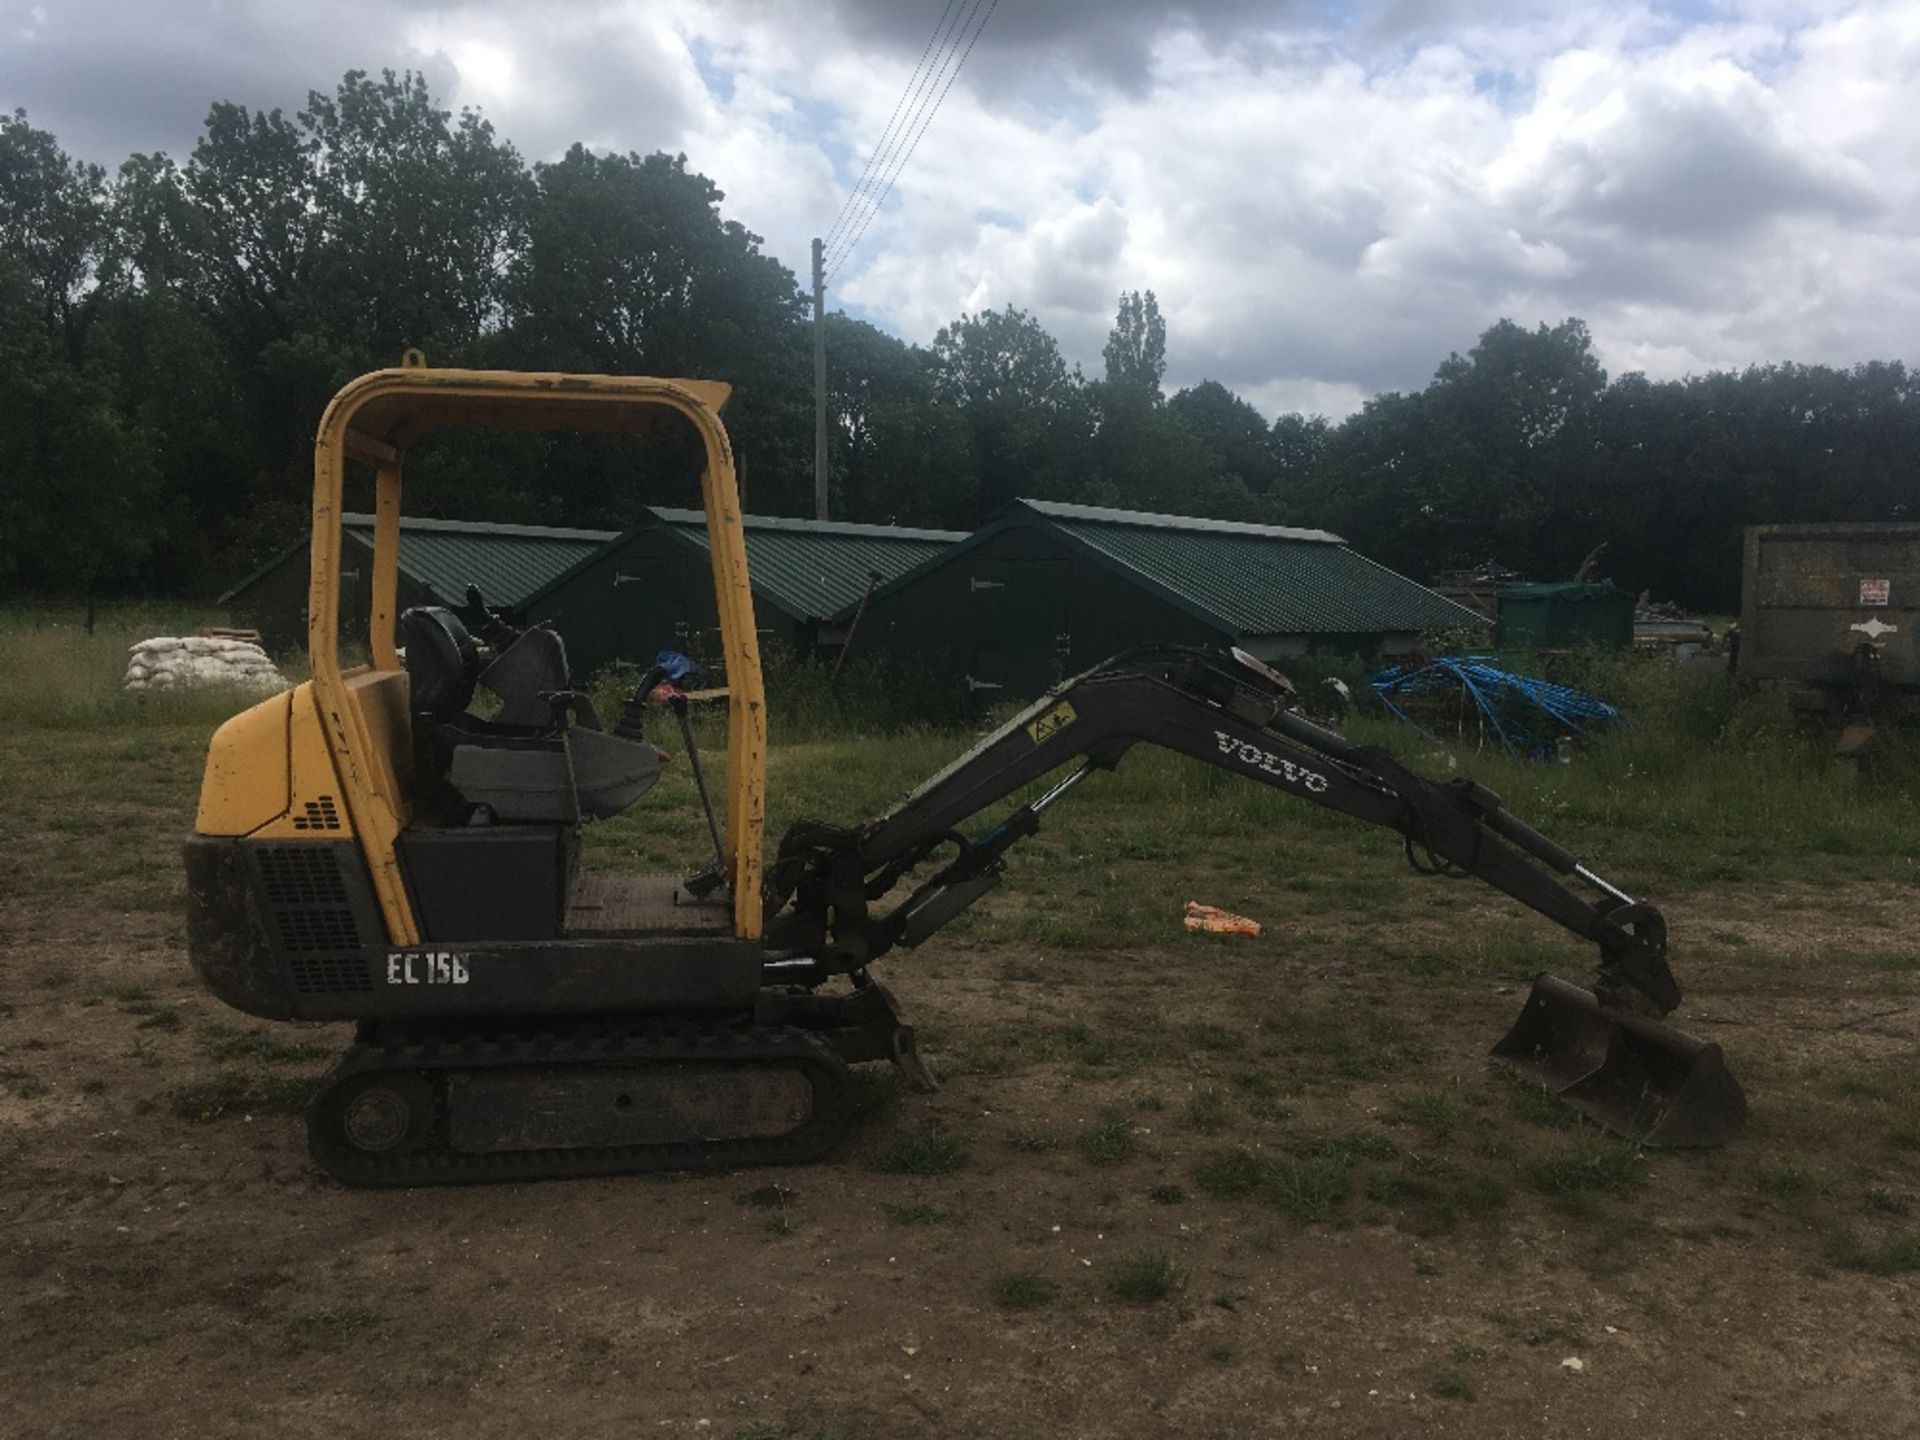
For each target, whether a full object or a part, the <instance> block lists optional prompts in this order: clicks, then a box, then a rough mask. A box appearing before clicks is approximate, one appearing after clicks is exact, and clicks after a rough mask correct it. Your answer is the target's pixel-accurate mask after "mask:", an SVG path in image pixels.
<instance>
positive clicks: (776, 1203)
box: [734, 1182, 800, 1210]
mask: <svg viewBox="0 0 1920 1440" xmlns="http://www.w3.org/2000/svg"><path fill="white" fill-rule="evenodd" d="M799 1198H800V1192H799V1191H798V1190H794V1189H792V1188H790V1187H788V1186H786V1185H781V1184H779V1183H777V1182H776V1183H774V1184H771V1185H762V1186H760V1187H759V1188H758V1189H754V1190H744V1191H742V1192H741V1193H740V1194H738V1195H736V1196H735V1197H734V1203H735V1204H737V1205H752V1206H756V1207H757V1208H759V1209H762V1210H772V1209H784V1208H785V1207H786V1206H788V1205H791V1204H793V1202H794V1201H796V1200H798V1199H799Z"/></svg>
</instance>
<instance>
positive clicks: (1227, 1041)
mask: <svg viewBox="0 0 1920 1440" xmlns="http://www.w3.org/2000/svg"><path fill="white" fill-rule="evenodd" d="M1180 1037H1181V1039H1183V1040H1185V1041H1186V1042H1187V1044H1188V1045H1190V1046H1192V1047H1193V1048H1194V1049H1195V1050H1212V1051H1223V1050H1238V1049H1239V1048H1240V1047H1241V1045H1242V1044H1244V1043H1245V1042H1244V1041H1243V1040H1242V1039H1241V1037H1240V1036H1239V1035H1237V1034H1235V1033H1234V1032H1233V1031H1231V1030H1229V1029H1227V1027H1226V1026H1224V1025H1215V1024H1214V1023H1213V1022H1212V1021H1210V1020H1195V1021H1192V1022H1191V1023H1189V1024H1188V1025H1187V1026H1185V1027H1184V1028H1183V1029H1182V1030H1181V1032H1180Z"/></svg>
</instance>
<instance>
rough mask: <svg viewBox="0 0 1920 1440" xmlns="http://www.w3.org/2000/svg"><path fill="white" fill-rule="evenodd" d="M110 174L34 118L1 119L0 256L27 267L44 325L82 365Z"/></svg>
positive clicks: (22, 268)
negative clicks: (85, 305) (85, 306)
mask: <svg viewBox="0 0 1920 1440" xmlns="http://www.w3.org/2000/svg"><path fill="white" fill-rule="evenodd" d="M105 202H106V174H105V172H104V171H102V170H101V168H100V167H99V166H98V165H86V164H82V163H80V162H79V161H76V160H74V159H72V158H71V157H70V156H69V155H68V154H67V153H66V151H64V150H62V149H61V148H60V146H59V143H58V142H57V141H56V140H55V139H54V138H53V136H52V135H50V134H48V133H47V132H46V131H44V130H36V129H34V128H33V126H31V125H29V124H28V123H27V112H26V111H24V110H15V111H14V112H13V114H12V115H0V254H3V255H6V256H9V257H11V258H12V260H13V261H14V263H15V264H16V265H17V266H19V268H20V271H21V273H22V276H23V277H24V279H25V282H26V284H27V285H28V286H29V287H30V288H31V291H32V294H33V297H34V299H35V301H36V302H37V304H38V306H39V308H40V312H41V316H42V322H43V323H44V324H45V326H46V327H47V329H48V331H49V332H51V333H57V334H58V335H59V336H60V338H61V340H62V342H63V343H64V345H65V348H66V352H67V358H68V359H70V360H77V359H78V358H79V354H80V346H81V335H80V317H79V307H80V304H81V302H82V299H83V298H84V296H85V294H86V290H87V285H88V282H89V280H90V279H91V278H92V276H93V272H94V268H95V266H96V264H97V262H98V260H99V255H100V247H101V243H102V241H103V240H104V238H105V235H106V203H105Z"/></svg>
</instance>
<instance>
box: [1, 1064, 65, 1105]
mask: <svg viewBox="0 0 1920 1440" xmlns="http://www.w3.org/2000/svg"><path fill="white" fill-rule="evenodd" d="M0 1080H5V1081H6V1082H7V1088H8V1089H9V1090H11V1091H13V1093H14V1094H15V1095H18V1096H19V1097H20V1098H21V1099H22V1100H38V1099H39V1098H40V1097H41V1096H42V1095H46V1094H49V1093H51V1092H52V1089H53V1087H52V1086H51V1085H49V1084H47V1082H46V1081H44V1080H42V1079H40V1078H39V1077H38V1076H37V1075H30V1074H28V1073H27V1072H26V1071H25V1070H5V1071H0Z"/></svg>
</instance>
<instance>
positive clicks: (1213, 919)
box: [1186, 900, 1260, 935]
mask: <svg viewBox="0 0 1920 1440" xmlns="http://www.w3.org/2000/svg"><path fill="white" fill-rule="evenodd" d="M1186 924H1187V929H1189V930H1204V931H1206V932H1207V933H1208V934H1210V935H1258V934H1259V933H1260V922H1259V921H1258V920H1249V919H1248V918H1247V917H1246V916H1245V915H1236V914H1234V913H1233V912H1232V911H1231V910H1222V909H1221V908H1220V907H1219V906H1217V905H1202V904H1201V903H1200V902H1199V901H1198V900H1189V901H1187V921H1186Z"/></svg>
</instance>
